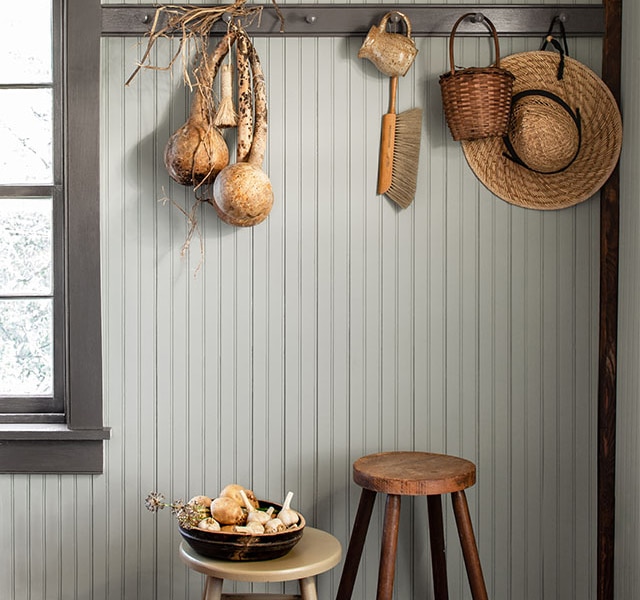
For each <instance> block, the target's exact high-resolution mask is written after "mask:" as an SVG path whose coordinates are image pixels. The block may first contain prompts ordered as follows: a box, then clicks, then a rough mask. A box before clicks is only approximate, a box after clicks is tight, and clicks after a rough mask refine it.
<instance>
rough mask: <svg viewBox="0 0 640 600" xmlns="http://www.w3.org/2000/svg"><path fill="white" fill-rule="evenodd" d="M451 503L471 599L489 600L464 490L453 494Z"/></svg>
mask: <svg viewBox="0 0 640 600" xmlns="http://www.w3.org/2000/svg"><path fill="white" fill-rule="evenodd" d="M451 501H452V502H453V512H454V514H455V517H456V525H457V526H458V536H459V537H460V545H461V546H462V555H463V557H464V564H465V566H466V567H467V576H468V578H469V585H470V587H471V597H472V598H473V600H489V597H488V596H487V588H486V587H485V584H484V577H483V576H482V567H481V565H480V557H479V556H478V547H477V546H476V538H475V537H474V535H473V526H472V525H471V516H470V515H469V505H468V504H467V497H466V495H465V493H464V490H461V491H459V492H453V493H452V494H451Z"/></svg>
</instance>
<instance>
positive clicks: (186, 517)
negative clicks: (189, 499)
mask: <svg viewBox="0 0 640 600" xmlns="http://www.w3.org/2000/svg"><path fill="white" fill-rule="evenodd" d="M144 504H145V506H146V507H147V510H150V511H151V512H158V511H159V510H161V509H163V508H164V507H165V506H168V507H169V508H170V509H171V514H173V515H174V516H175V517H176V519H177V521H178V523H179V524H180V526H181V527H183V528H184V529H191V528H192V527H196V526H197V525H198V523H199V522H200V521H201V520H202V519H204V518H206V517H210V516H211V513H210V512H209V509H208V508H206V507H204V506H201V505H199V504H190V503H185V501H184V500H182V499H180V500H174V501H173V502H171V503H167V502H165V501H164V495H163V494H160V493H158V492H151V493H150V494H149V495H148V496H147V497H146V498H145V500H144Z"/></svg>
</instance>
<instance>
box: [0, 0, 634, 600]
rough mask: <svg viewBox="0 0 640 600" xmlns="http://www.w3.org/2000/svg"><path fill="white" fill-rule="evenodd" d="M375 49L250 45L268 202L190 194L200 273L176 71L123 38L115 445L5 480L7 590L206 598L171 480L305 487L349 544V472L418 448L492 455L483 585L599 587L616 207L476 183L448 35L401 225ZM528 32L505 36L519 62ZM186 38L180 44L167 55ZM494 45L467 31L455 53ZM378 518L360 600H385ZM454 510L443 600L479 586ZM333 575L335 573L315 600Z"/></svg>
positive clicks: (276, 492) (424, 46)
mask: <svg viewBox="0 0 640 600" xmlns="http://www.w3.org/2000/svg"><path fill="white" fill-rule="evenodd" d="M132 3H135V2H132ZM360 42H361V40H358V39H355V38H354V39H342V38H340V39H337V38H336V39H331V38H327V39H294V38H286V39H269V40H267V39H258V40H256V46H257V48H258V52H259V54H260V57H261V59H262V62H263V65H264V67H265V72H266V75H267V85H268V91H269V126H270V137H269V147H268V153H267V160H266V163H265V170H266V171H267V172H268V174H269V176H270V178H271V181H272V184H273V188H274V193H275V198H276V203H275V205H274V208H273V211H272V213H271V215H270V216H269V218H268V219H267V221H265V222H264V223H263V224H261V225H259V226H257V227H255V228H251V229H235V228H232V227H230V226H227V225H226V224H224V223H222V222H221V221H220V220H219V219H217V217H216V216H215V213H214V212H213V210H212V209H211V207H210V206H208V205H203V206H201V207H199V208H198V209H197V211H196V214H197V215H198V224H199V230H200V232H201V233H202V242H203V245H204V262H203V263H202V264H201V265H199V262H200V259H201V255H200V248H199V243H200V241H199V238H198V236H197V235H196V236H195V237H194V238H193V240H192V243H191V246H190V248H189V249H188V251H187V252H186V253H185V255H184V256H181V255H180V248H181V246H182V244H183V243H184V241H185V239H186V236H187V233H188V225H187V223H186V221H185V217H184V215H183V213H182V212H181V211H180V210H179V208H177V206H179V207H181V208H182V209H183V210H185V211H187V212H188V211H190V210H191V208H192V206H193V198H192V195H191V193H190V191H189V190H185V189H183V188H182V187H181V186H179V185H177V184H175V183H172V182H171V181H170V179H169V177H168V175H167V174H166V172H165V170H164V167H163V165H162V152H163V147H164V144H165V142H166V139H167V138H168V136H169V135H170V134H171V133H172V132H173V131H174V130H175V129H177V128H178V127H179V126H180V125H181V124H182V123H183V122H184V119H185V116H186V112H187V109H188V103H189V95H188V93H187V92H186V91H185V90H184V88H183V86H182V83H181V81H180V74H179V73H178V72H176V73H174V75H173V77H171V76H170V75H169V74H168V73H165V72H162V71H160V72H151V71H143V72H142V73H140V74H139V75H138V77H137V78H136V79H135V80H134V83H133V84H132V85H131V86H130V87H128V88H125V87H124V86H123V82H124V81H125V80H126V77H127V76H128V75H129V74H130V72H131V69H132V67H133V66H134V65H135V63H136V61H137V60H138V59H139V57H140V50H141V48H140V47H139V46H138V44H137V41H136V40H122V39H107V40H104V42H103V91H102V102H103V106H102V140H101V144H102V150H103V154H102V167H103V169H102V182H101V185H102V198H103V214H102V232H103V275H102V277H103V300H104V306H103V314H104V332H105V335H104V344H105V349H104V356H105V378H104V380H105V411H106V418H105V421H106V422H107V424H108V425H109V426H111V427H112V439H111V440H110V441H109V442H107V444H106V448H107V452H106V458H105V461H106V469H105V473H104V475H102V476H94V477H82V476H77V477H74V476H64V477H55V476H32V477H23V476H17V475H16V476H6V477H5V476H3V477H2V478H0V502H1V507H2V511H3V513H5V514H6V513H7V512H10V513H11V514H12V515H13V516H14V518H13V520H12V521H11V522H8V521H7V520H2V521H0V540H1V543H2V547H3V550H4V549H5V548H6V549H7V552H5V553H3V556H7V557H8V558H7V559H6V560H4V561H2V564H1V565H0V597H2V598H4V597H7V598H15V600H23V599H24V600H26V599H27V598H58V597H64V598H69V599H76V598H77V599H82V600H85V599H86V598H95V599H100V600H102V599H104V600H107V599H108V600H116V599H121V598H126V599H127V600H136V599H138V598H140V599H142V598H157V599H158V600H169V599H171V600H183V599H186V598H192V597H198V595H199V594H200V593H201V589H202V578H201V576H200V575H198V574H195V573H190V572H188V571H187V570H186V569H185V568H184V566H183V565H182V564H181V563H180V561H179V559H178V557H177V553H176V547H177V544H178V543H179V536H178V534H177V532H176V527H175V523H174V521H173V519H172V518H171V516H170V515H169V514H168V511H166V510H165V511H163V512H160V513H159V514H158V515H157V516H156V515H152V514H151V513H148V512H147V511H146V510H145V509H144V506H143V500H144V497H145V496H146V494H147V493H148V492H149V491H152V490H159V491H162V492H163V493H165V495H166V496H167V498H168V499H177V498H184V499H187V498H188V497H190V496H191V495H194V494H196V493H201V492H204V493H207V494H211V495H215V494H216V493H217V491H219V489H220V487H221V486H222V485H224V484H226V483H229V482H231V481H236V480H237V481H240V482H242V483H245V484H246V485H249V486H251V487H253V488H254V489H255V490H256V491H257V492H258V494H259V495H264V496H265V497H268V498H271V499H274V500H276V499H281V498H282V497H283V496H284V494H285V493H286V491H287V490H289V489H290V490H292V491H294V493H295V501H294V503H295V504H296V505H297V507H298V508H299V509H300V510H302V511H303V512H304V513H305V515H306V516H307V518H308V519H309V521H310V522H311V523H312V524H314V525H317V526H319V527H322V528H323V529H327V530H330V531H332V532H333V533H334V534H335V535H337V536H338V537H339V538H340V539H341V541H342V542H343V543H344V544H345V545H346V542H347V540H348V535H349V531H350V528H351V524H352V522H353V517H354V515H355V510H356V507H357V502H358V498H359V489H358V488H356V487H355V486H354V485H353V483H352V481H351V465H352V462H353V460H355V459H356V458H357V457H358V456H360V455H362V454H365V453H368V452H375V451H379V450H393V449H412V448H415V449H419V450H432V451H436V452H451V453H456V454H459V455H462V456H465V457H466V458H469V459H471V460H474V461H475V462H476V464H477V466H478V482H477V485H476V486H475V487H474V488H473V489H471V490H469V494H468V497H469V501H470V506H471V511H472V518H473V521H474V526H475V528H476V532H477V536H478V544H479V547H480V552H481V558H482V562H483V566H484V569H485V577H486V580H487V584H488V587H489V595H490V597H491V598H494V599H495V600H510V599H511V598H522V599H523V600H537V599H539V598H543V597H544V598H593V597H594V586H595V582H594V574H593V573H594V568H593V567H594V549H595V537H594V531H595V518H596V506H595V489H594V486H595V459H594V457H595V450H596V449H595V444H596V436H595V426H596V421H595V389H596V383H597V382H596V377H597V368H596V365H595V353H596V352H597V350H596V348H597V286H596V283H595V282H596V281H597V268H598V222H599V213H598V205H597V202H596V201H594V200H589V201H587V202H585V203H583V204H582V205H579V206H577V207H575V208H571V209H565V210H563V211H560V212H557V213H541V212H538V211H531V210H525V209H521V208H518V207H514V206H510V205H508V204H506V203H504V202H502V201H501V200H498V199H496V198H495V197H494V196H492V195H491V194H490V193H489V192H488V191H487V190H486V189H485V188H484V187H483V186H482V185H481V184H480V183H479V182H478V181H477V179H476V178H475V176H474V175H473V173H472V172H471V171H470V169H469V168H468V166H467V164H466V161H465V159H464V156H463V153H462V151H461V148H460V146H459V144H456V143H454V142H452V141H451V138H450V135H449V132H448V129H447V127H446V124H445V122H444V118H443V116H442V111H441V102H440V89H439V85H438V76H439V74H440V73H442V72H444V71H445V70H447V68H448V65H447V63H448V57H447V49H446V44H445V43H444V42H443V40H442V39H437V38H424V39H420V40H419V41H418V44H419V48H420V54H419V59H418V61H417V62H416V64H415V67H414V68H413V69H412V71H411V72H410V73H409V74H408V75H407V76H406V77H405V78H402V80H401V82H400V88H399V108H400V110H405V109H407V108H410V107H412V106H421V107H422V108H423V114H424V116H423V118H424V123H423V135H422V140H421V150H420V173H419V179H418V193H417V196H416V199H415V201H414V202H413V203H412V205H411V206H410V207H409V208H408V209H406V210H400V209H398V208H397V207H395V206H394V205H393V204H392V203H391V202H390V201H389V200H387V199H386V198H384V197H378V196H376V194H375V183H376V176H377V160H378V143H379V131H380V120H381V117H382V114H383V113H384V112H385V111H386V110H387V105H388V93H389V81H388V78H386V77H384V76H382V75H380V74H379V73H378V72H377V71H376V70H375V68H374V67H373V66H372V65H371V64H370V63H368V62H366V61H360V60H358V59H357V58H356V54H357V50H358V48H359V45H360ZM537 45H538V42H537V41H536V40H505V43H504V47H503V54H505V55H506V54H508V53H511V52H516V51H519V50H523V49H534V48H537ZM175 47H176V46H175V42H168V41H162V42H161V43H160V44H159V45H158V46H157V49H156V55H155V59H156V60H157V62H158V63H162V62H166V61H167V59H168V57H170V56H171V54H172V52H173V51H174V50H175ZM489 51H490V47H489V45H488V44H487V43H485V41H484V40H477V39H466V40H463V41H460V46H459V53H460V55H459V56H460V59H461V62H463V63H466V64H483V63H485V62H488V58H489ZM599 52H600V44H599V42H597V41H590V40H581V41H580V42H579V43H576V45H575V52H573V54H574V56H576V57H577V58H578V59H582V60H584V61H585V62H589V64H591V65H592V66H594V68H596V70H597V63H598V61H599ZM163 197H166V198H168V199H170V201H169V202H166V203H162V202H159V200H160V199H161V198H163ZM174 203H175V204H174ZM176 205H177V206H176ZM198 267H199V268H198ZM41 498H44V499H45V500H46V508H45V505H44V504H42V503H41ZM422 500H423V499H420V498H417V499H415V500H410V499H407V500H406V501H405V502H404V503H403V512H402V517H403V518H402V524H401V531H400V553H401V555H400V560H399V561H398V568H397V580H396V595H397V597H398V598H417V597H427V598H432V591H431V575H430V569H429V568H427V562H426V561H427V560H428V558H429V556H428V550H427V540H426V510H425V505H424V502H423V501H422ZM381 507H382V502H380V501H379V502H378V505H377V506H376V510H375V512H374V516H373V520H372V527H371V531H370V534H369V537H368V541H367V545H366V548H365V553H364V556H363V563H362V565H361V570H360V575H359V577H358V581H357V583H356V589H355V593H354V599H355V598H358V599H362V600H364V599H365V598H371V597H373V596H374V595H375V586H376V576H377V566H378V560H379V554H378V544H379V540H380V534H381V529H382V522H381V520H382V511H381ZM445 507H446V515H447V522H446V525H447V529H446V535H447V541H448V547H449V557H448V558H449V573H450V578H451V581H450V589H451V596H452V597H456V598H468V597H469V592H468V586H467V582H466V575H465V570H464V565H463V562H462V558H461V555H460V551H459V549H458V542H457V534H456V531H455V526H454V524H453V519H452V515H451V510H450V504H449V502H448V501H447V502H446V503H445ZM25 531H26V532H27V535H26V536H25V535H24V532H25ZM628 543H629V542H627V544H628ZM339 575H340V569H339V568H337V569H335V570H334V571H333V572H332V573H331V574H327V575H323V576H322V577H321V578H320V581H319V590H320V597H321V598H323V599H328V598H332V597H334V595H335V590H336V588H337V583H338V579H339ZM226 589H227V588H226ZM228 589H230V590H231V589H233V590H238V591H243V590H253V591H256V592H264V591H278V590H282V589H286V590H287V591H293V589H295V586H293V585H287V586H281V585H255V586H249V585H246V584H242V585H240V584H238V585H232V584H231V583H229V584H228Z"/></svg>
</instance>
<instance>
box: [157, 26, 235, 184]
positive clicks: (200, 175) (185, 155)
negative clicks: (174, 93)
mask: <svg viewBox="0 0 640 600" xmlns="http://www.w3.org/2000/svg"><path fill="white" fill-rule="evenodd" d="M235 37H236V33H235V32H229V33H227V34H226V35H225V36H224V37H223V38H222V40H221V41H220V42H219V43H218V45H217V46H216V47H215V48H214V50H213V52H212V53H211V55H210V56H209V57H208V58H207V59H206V60H204V61H203V64H202V67H201V69H199V72H198V77H199V81H198V85H197V87H196V88H195V96H194V99H193V102H192V105H191V112H190V114H189V118H188V120H187V122H186V123H185V124H184V125H183V126H182V127H180V128H179V129H178V130H177V131H176V132H175V133H174V134H173V135H172V136H171V137H170V138H169V141H168V142H167V145H166V147H165V151H164V164H165V166H166V168H167V171H168V172H169V175H170V176H171V178H172V179H174V180H175V181H177V182H178V183H180V184H182V185H192V186H194V187H198V186H201V185H203V184H206V183H211V182H213V180H214V179H215V178H216V176H217V175H218V173H219V172H220V171H221V170H222V169H223V168H224V167H226V166H227V165H228V164H229V149H228V147H227V144H226V142H225V141H224V138H223V137H222V134H221V133H220V131H219V130H218V129H217V128H216V127H215V126H214V124H213V115H214V111H213V106H212V104H213V102H212V101H211V92H210V90H211V85H212V83H213V80H214V78H215V76H216V74H217V71H218V69H219V67H220V63H221V62H222V60H223V59H224V57H225V56H226V54H227V52H228V50H229V47H230V44H231V43H232V42H233V41H235Z"/></svg>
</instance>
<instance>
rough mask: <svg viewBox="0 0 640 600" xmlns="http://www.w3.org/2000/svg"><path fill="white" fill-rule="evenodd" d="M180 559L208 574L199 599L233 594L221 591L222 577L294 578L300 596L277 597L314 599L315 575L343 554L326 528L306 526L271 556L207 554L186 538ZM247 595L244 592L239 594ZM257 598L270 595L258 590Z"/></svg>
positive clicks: (275, 579)
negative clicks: (253, 558)
mask: <svg viewBox="0 0 640 600" xmlns="http://www.w3.org/2000/svg"><path fill="white" fill-rule="evenodd" d="M179 553H180V559H181V560H182V562H184V563H185V564H186V565H187V566H188V567H189V568H190V569H193V570H194V571H197V572H198V573H203V574H204V575H206V576H207V580H206V583H205V589H204V594H203V596H202V600H220V599H221V598H233V597H234V596H235V594H224V595H223V594H222V584H223V582H224V580H225V579H231V580H233V581H254V582H281V581H294V580H297V581H298V582H299V585H300V596H282V595H278V596H277V598H302V600H317V598H318V595H317V592H316V581H315V577H316V575H319V574H321V573H324V572H325V571H328V570H329V569H332V568H333V567H335V566H336V565H337V564H338V563H339V562H340V558H341V556H342V547H341V546H340V542H339V541H338V540H337V539H336V538H335V537H333V536H332V535H331V534H329V533H327V532H326V531H321V530H320V529H314V528H313V527H305V528H304V534H303V535H302V537H301V538H300V541H299V542H298V543H297V544H296V545H295V546H294V547H293V549H292V550H291V551H290V552H288V553H287V554H285V555H284V556H281V557H280V558H275V559H273V560H258V561H231V560H218V559H213V558H206V557H204V556H201V555H199V554H198V553H197V552H196V551H195V550H193V548H191V546H189V545H188V544H187V543H186V542H182V543H181V544H180V551H179ZM237 597H238V598H240V597H242V598H246V597H247V595H246V594H242V595H241V596H240V595H238V596H237ZM259 597H260V598H269V595H265V594H261V595H260V596H259Z"/></svg>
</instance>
